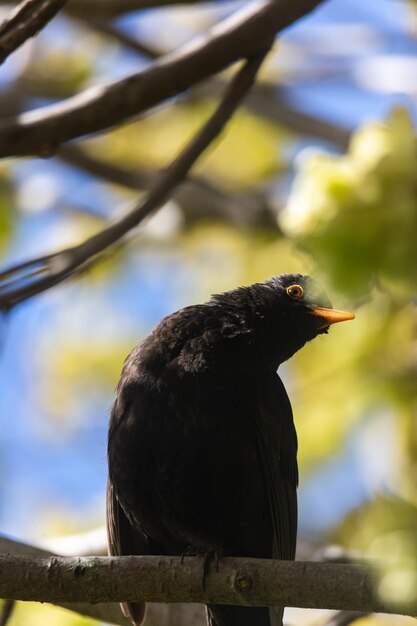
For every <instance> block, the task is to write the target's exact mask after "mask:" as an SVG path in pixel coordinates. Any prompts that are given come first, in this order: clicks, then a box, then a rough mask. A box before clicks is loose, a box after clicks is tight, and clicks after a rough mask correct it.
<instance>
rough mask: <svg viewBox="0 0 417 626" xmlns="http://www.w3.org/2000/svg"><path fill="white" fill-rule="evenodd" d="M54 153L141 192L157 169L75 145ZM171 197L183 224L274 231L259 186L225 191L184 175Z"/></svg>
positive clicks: (272, 216) (271, 213)
mask: <svg viewBox="0 0 417 626" xmlns="http://www.w3.org/2000/svg"><path fill="white" fill-rule="evenodd" d="M58 156H59V157H60V158H61V159H62V160H63V161H65V162H66V163H68V164H70V165H72V166H73V167H77V168H79V169H82V170H83V171H84V172H88V173H89V174H92V175H93V176H97V177H99V178H102V179H104V180H106V181H108V182H110V183H113V184H116V185H121V186H123V187H127V188H129V189H134V190H138V191H143V190H144V189H149V187H150V186H151V185H152V183H153V182H154V181H155V178H156V176H157V172H155V171H154V172H150V171H147V170H140V169H138V168H122V167H119V166H117V165H114V164H113V163H108V162H106V161H102V160H101V159H97V158H95V157H93V156H91V155H89V154H88V153H87V152H86V151H84V150H81V149H80V148H78V147H77V146H73V145H64V146H62V148H61V149H60V150H59V153H58ZM173 198H174V200H175V201H176V202H178V204H179V206H180V207H181V209H182V211H183V213H184V217H185V219H186V221H187V224H193V223H195V222H197V221H198V220H201V219H216V220H221V221H227V222H229V223H232V224H233V225H234V226H237V227H239V228H253V227H258V228H267V229H273V230H275V231H276V232H279V231H278V224H277V220H276V217H275V214H276V211H275V210H274V208H273V207H272V206H271V203H270V202H269V200H268V197H267V195H266V194H265V193H264V192H263V191H262V190H261V189H254V190H245V191H242V192H237V191H235V192H228V191H226V190H224V189H222V188H221V187H219V185H214V184H213V183H211V182H210V181H208V180H205V179H204V178H201V177H187V179H186V180H185V181H184V183H183V184H182V185H180V186H179V187H177V189H176V190H175V192H174V194H173Z"/></svg>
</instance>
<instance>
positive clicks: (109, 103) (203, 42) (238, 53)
mask: <svg viewBox="0 0 417 626" xmlns="http://www.w3.org/2000/svg"><path fill="white" fill-rule="evenodd" d="M321 1H322V0H257V2H254V3H251V4H250V5H248V6H246V5H245V6H244V7H243V8H242V9H240V11H238V12H236V13H235V14H233V15H232V16H230V17H229V18H227V19H225V20H224V21H223V22H221V23H220V24H218V25H217V26H215V27H214V28H213V29H212V30H211V31H210V32H209V33H207V34H205V35H204V36H200V37H198V38H197V39H196V40H194V41H192V42H190V43H189V44H187V45H185V46H183V47H182V48H180V49H179V50H178V51H176V52H172V53H170V54H168V55H166V56H164V57H163V58H161V59H160V60H158V61H155V62H154V63H153V64H152V66H151V67H149V68H147V69H144V70H143V71H141V72H138V73H136V74H133V75H131V76H128V77H127V78H124V79H122V80H120V81H116V82H114V83H111V84H110V85H107V86H99V87H94V88H91V89H88V90H86V91H84V92H82V93H80V94H78V95H76V96H74V97H72V98H69V99H68V100H65V101H64V102H59V103H57V104H54V105H51V106H46V107H43V108H41V109H36V110H35V111H29V112H27V113H23V114H21V115H19V116H18V117H15V118H9V119H6V120H3V121H2V123H1V124H0V157H1V156H3V157H4V156H13V155H14V156H18V155H30V154H32V155H33V154H37V155H40V156H44V157H47V156H51V155H53V154H54V153H55V152H56V151H57V149H58V147H59V146H60V145H61V144H62V143H64V142H65V141H68V140H70V139H74V138H76V137H81V136H83V135H87V134H91V133H95V132H98V131H102V130H104V129H108V128H110V127H113V126H115V125H117V124H120V123H122V122H126V121H127V120H129V119H131V118H132V117H134V116H137V115H138V114H140V113H142V112H143V111H147V110H149V109H151V108H152V107H154V106H155V105H157V104H158V103H160V102H162V101H165V100H167V99H168V98H172V97H173V96H175V95H178V94H180V93H182V92H184V91H185V90H186V89H188V88H189V87H191V86H192V85H194V84H196V83H198V82H201V81H202V80H204V79H206V78H207V77H208V76H211V75H212V74H215V73H217V72H219V71H221V70H223V69H224V68H225V67H227V66H228V65H230V64H231V63H233V62H234V61H236V60H238V59H241V58H245V57H250V56H252V55H253V54H256V53H257V51H258V50H259V49H261V48H262V47H263V46H265V45H266V42H269V41H271V40H272V39H273V38H274V37H275V35H276V33H277V32H279V31H281V30H283V29H284V28H286V27H287V26H289V25H290V24H292V23H293V22H295V21H296V20H297V19H299V18H301V17H302V16H303V15H306V14H307V13H310V12H311V11H312V10H313V9H314V8H315V7H316V6H317V5H318V4H320V2H321Z"/></svg>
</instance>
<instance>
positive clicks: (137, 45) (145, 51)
mask: <svg viewBox="0 0 417 626" xmlns="http://www.w3.org/2000/svg"><path fill="white" fill-rule="evenodd" d="M83 17H84V19H83V20H82V21H83V23H85V24H87V26H89V27H90V28H93V29H94V30H96V31H97V32H99V33H101V34H103V35H107V36H109V37H111V38H112V39H114V40H115V41H117V42H118V43H120V44H122V45H123V46H125V47H126V48H129V50H132V51H133V52H137V53H138V54H140V55H142V56H146V57H148V58H149V59H156V58H158V57H160V56H161V54H162V53H161V51H160V50H157V49H156V48H153V47H152V46H149V45H146V44H144V43H142V42H141V41H139V40H138V39H136V37H132V36H131V35H128V34H127V33H124V32H123V31H122V30H121V29H120V28H117V27H116V26H114V24H111V23H110V22H107V21H106V20H103V19H97V18H94V17H87V16H86V15H84V16H83Z"/></svg>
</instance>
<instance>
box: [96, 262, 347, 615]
mask: <svg viewBox="0 0 417 626" xmlns="http://www.w3.org/2000/svg"><path fill="white" fill-rule="evenodd" d="M353 317H354V316H353V315H352V314H351V313H345V312H343V311H336V310H334V309H332V308H331V304H330V302H329V300H328V298H327V296H326V294H325V293H324V291H323V290H322V288H321V287H320V285H319V284H318V283H317V282H316V281H314V280H313V279H312V278H310V277H309V276H301V275H299V274H295V275H294V274H282V275H281V276H276V277H273V278H270V279H269V280H266V281H265V282H263V283H256V284H253V285H250V286H249V287H239V288H237V289H234V290H233V291H228V292H226V293H222V294H218V295H214V296H212V298H211V299H210V300H209V301H208V302H207V303H205V304H197V305H194V306H188V307H186V308H184V309H181V310H180V311H177V312H176V313H173V314H171V315H168V317H166V318H165V319H163V320H162V321H161V322H160V323H159V324H158V326H157V327H156V328H155V329H154V331H153V332H152V333H151V335H149V337H147V338H146V339H145V340H144V341H143V342H142V343H140V344H139V345H138V346H136V347H135V348H134V349H133V351H132V352H131V353H130V355H129V356H128V357H127V359H126V361H125V364H124V367H123V371H122V374H121V378H120V381H119V384H118V387H117V397H116V400H115V403H114V406H113V409H112V413H111V420H110V429H109V439H108V462H109V480H108V491H107V526H108V542H109V553H110V554H111V555H123V554H124V555H129V554H158V555H162V554H165V555H182V554H185V553H187V552H190V551H191V552H194V553H197V554H203V553H205V554H210V553H211V554H213V553H216V554H217V555H220V556H222V555H223V556H240V557H259V558H277V559H294V556H295V545H296V533H297V496H296V488H297V483H298V470H297V435H296V431H295V428H294V423H293V417H292V410H291V405H290V402H289V399H288V396H287V394H286V391H285V388H284V386H283V384H282V382H281V380H280V378H279V376H278V374H277V369H278V366H279V365H280V364H281V363H283V362H284V361H286V360H287V359H289V358H290V357H291V356H292V355H293V354H294V353H295V352H297V350H299V349H300V348H301V347H302V346H303V345H304V344H305V343H306V342H307V341H310V340H311V339H313V338H314V337H316V336H317V335H319V334H322V333H327V332H328V329H329V326H330V325H331V324H334V323H335V322H342V321H344V320H349V319H352V318H353ZM122 608H123V610H124V613H125V614H126V615H129V616H130V617H131V619H132V621H133V622H134V623H135V624H140V623H141V622H142V621H143V619H144V614H145V605H144V604H133V603H131V604H124V605H122ZM282 612H283V609H277V613H276V614H277V615H278V617H273V616H272V612H271V611H270V610H269V609H268V608H266V607H238V606H226V605H208V606H207V619H208V624H209V625H210V626H270V625H271V624H272V623H278V624H282Z"/></svg>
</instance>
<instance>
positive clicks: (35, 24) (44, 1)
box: [0, 0, 67, 63]
mask: <svg viewBox="0 0 417 626" xmlns="http://www.w3.org/2000/svg"><path fill="white" fill-rule="evenodd" d="M66 2H67V0H23V2H21V3H20V4H19V5H18V6H17V7H16V8H15V9H14V10H13V11H12V13H11V15H9V17H7V18H6V19H5V20H4V21H3V22H2V23H1V24H0V63H3V61H5V59H7V57H8V56H9V54H11V53H12V52H14V51H15V50H16V49H17V48H19V47H20V46H21V45H22V44H23V43H24V42H25V41H26V40H27V39H30V38H31V37H34V36H35V35H36V34H37V33H38V32H39V31H40V30H42V28H43V27H44V26H46V24H47V23H48V22H49V21H50V20H51V19H52V18H53V17H55V15H56V14H57V13H58V11H59V10H60V9H62V7H63V6H64V5H65V4H66Z"/></svg>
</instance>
